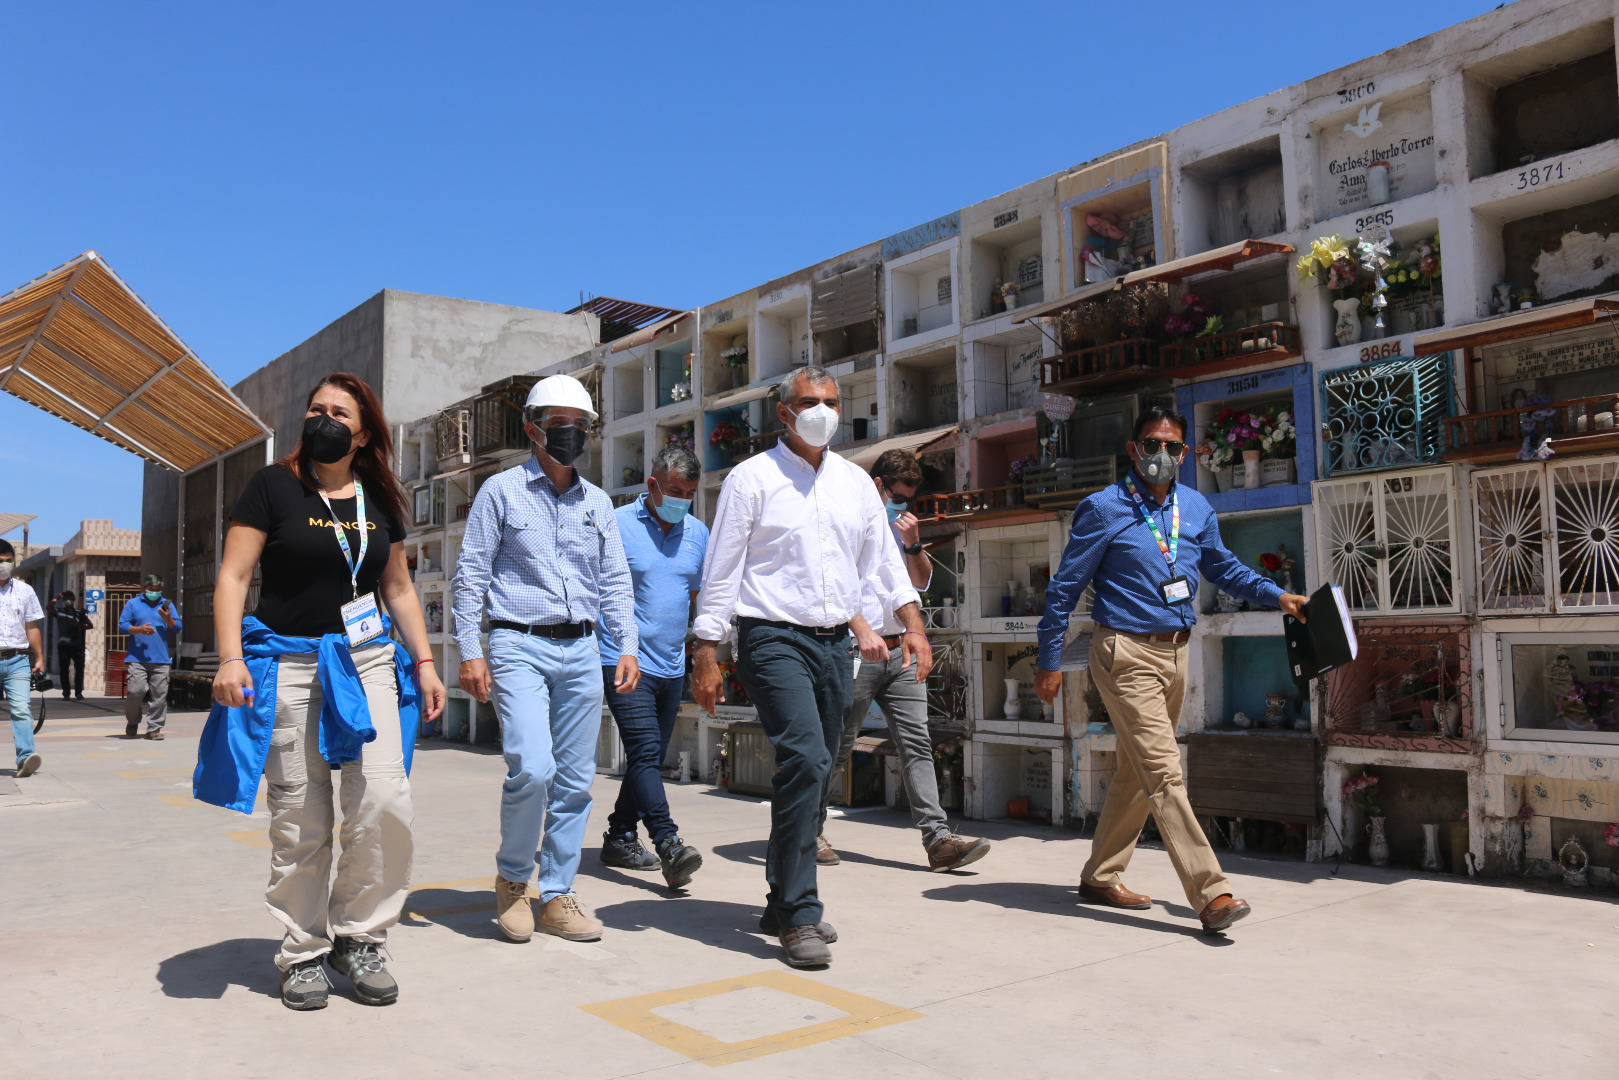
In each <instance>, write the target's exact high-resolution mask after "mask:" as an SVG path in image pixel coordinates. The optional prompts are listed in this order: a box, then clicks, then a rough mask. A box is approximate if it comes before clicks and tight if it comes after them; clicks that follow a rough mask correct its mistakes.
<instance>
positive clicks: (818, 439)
mask: <svg viewBox="0 0 1619 1080" xmlns="http://www.w3.org/2000/svg"><path fill="white" fill-rule="evenodd" d="M793 430H794V431H796V432H798V437H799V438H800V439H803V440H804V441H805V442H807V443H809V444H810V445H811V446H814V447H817V448H819V447H822V446H825V445H826V444H827V443H829V442H831V441H832V436H834V435H836V434H837V433H838V411H837V410H836V409H834V408H833V407H832V406H830V405H828V404H826V402H824V401H823V402H821V403H820V404H818V405H811V406H810V407H809V408H807V409H805V410H804V411H803V412H801V413H799V414H798V415H797V416H795V417H794V418H793Z"/></svg>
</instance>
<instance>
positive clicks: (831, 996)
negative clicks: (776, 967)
mask: <svg viewBox="0 0 1619 1080" xmlns="http://www.w3.org/2000/svg"><path fill="white" fill-rule="evenodd" d="M757 986H762V987H769V988H771V989H774V990H780V991H781V992H783V993H786V994H793V995H796V996H798V997H803V998H809V999H810V1000H811V1001H818V1002H820V1003H821V1004H823V1005H830V1006H831V1007H832V1008H834V1009H837V1010H839V1011H841V1012H845V1013H848V1014H849V1015H848V1016H845V1017H842V1018H841V1019H838V1020H826V1021H823V1022H821V1023H818V1024H809V1025H807V1026H805V1027H800V1028H792V1029H790V1030H788V1031H782V1032H778V1033H776V1034H774V1035H765V1036H761V1037H760V1038H757V1039H744V1040H742V1041H741V1042H734V1043H731V1042H723V1041H721V1040H719V1039H716V1038H714V1037H713V1036H710V1035H705V1034H703V1033H702V1032H701V1031H698V1030H697V1029H696V1028H690V1027H687V1026H686V1025H684V1024H677V1023H675V1022H674V1021H672V1020H666V1019H664V1018H663V1017H661V1016H659V1015H657V1014H656V1013H655V1012H653V1011H652V1010H654V1009H660V1008H663V1007H665V1006H668V1005H678V1004H680V1003H681V1002H686V1001H695V1000H698V999H700V998H708V997H718V996H720V995H722V994H730V993H734V992H736V991H738V990H747V989H749V988H751V987H757ZM579 1007H580V1008H581V1009H583V1010H584V1011H585V1012H587V1013H590V1014H591V1015H592V1016H596V1017H600V1018H601V1019H603V1020H606V1021H607V1022H608V1023H610V1024H617V1025H618V1026H619V1027H621V1028H623V1029H624V1030H625V1031H629V1032H633V1033H634V1034H636V1035H639V1036H641V1037H642V1038H643V1039H647V1040H649V1041H651V1042H655V1043H657V1044H658V1045H659V1046H662V1047H665V1048H667V1049H669V1050H673V1051H675V1052H676V1053H678V1054H684V1055H685V1056H686V1057H689V1058H691V1059H692V1060H693V1061H700V1062H702V1063H703V1064H704V1065H707V1066H709V1067H710V1068H716V1069H717V1068H719V1067H720V1066H721V1065H733V1064H735V1063H736V1062H738V1061H747V1060H749V1059H751V1058H757V1057H764V1056H765V1055H767V1054H779V1053H781V1052H782V1051H784V1050H797V1049H800V1048H802V1047H805V1046H812V1045H814V1044H815V1043H820V1042H827V1041H829V1040H831V1039H841V1038H843V1037H844V1036H846V1035H854V1034H858V1033H859V1032H862V1031H871V1030H873V1029H875V1028H880V1027H887V1026H888V1025H890V1024H902V1023H904V1022H906V1021H907V1020H920V1019H922V1017H923V1015H924V1014H922V1013H919V1012H914V1011H913V1010H911V1009H906V1008H902V1007H901V1006H898V1005H890V1004H888V1003H887V1002H883V1001H878V1000H877V999H876V998H869V997H863V996H862V995H860V994H851V993H849V992H848V991H846V990H838V989H836V988H834V987H830V986H825V985H823V984H821V983H818V982H815V981H814V980H812V979H806V978H804V977H802V976H799V975H792V974H789V973H787V972H785V971H761V972H759V973H757V974H754V975H743V976H741V977H739V978H735V979H721V980H719V981H718V982H711V983H702V984H701V985H699V986H688V987H686V988H685V989H683V990H663V991H660V992H658V993H656V994H642V995H640V996H639V997H630V998H622V999H620V1000H618V1001H604V1002H601V1003H599V1004H596V1005H581V1006H579Z"/></svg>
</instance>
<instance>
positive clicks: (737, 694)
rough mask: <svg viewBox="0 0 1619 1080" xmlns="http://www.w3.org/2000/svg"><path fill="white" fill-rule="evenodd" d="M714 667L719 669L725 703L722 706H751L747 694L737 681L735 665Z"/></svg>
mask: <svg viewBox="0 0 1619 1080" xmlns="http://www.w3.org/2000/svg"><path fill="white" fill-rule="evenodd" d="M716 666H717V667H718V668H719V669H720V685H721V686H723V687H724V688H725V701H724V702H723V703H722V704H725V705H751V704H752V702H751V701H749V700H748V692H747V691H746V690H744V689H743V688H742V684H741V683H740V682H738V681H737V677H736V665H735V664H731V663H721V664H718V665H716Z"/></svg>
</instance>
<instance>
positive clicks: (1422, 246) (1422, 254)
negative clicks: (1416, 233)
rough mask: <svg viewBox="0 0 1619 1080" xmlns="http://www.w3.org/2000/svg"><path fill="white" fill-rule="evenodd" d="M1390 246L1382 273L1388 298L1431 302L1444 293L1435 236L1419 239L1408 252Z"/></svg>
mask: <svg viewBox="0 0 1619 1080" xmlns="http://www.w3.org/2000/svg"><path fill="white" fill-rule="evenodd" d="M1390 247H1391V249H1392V250H1391V254H1390V256H1389V264H1388V266H1387V267H1386V268H1384V270H1383V280H1384V281H1386V282H1388V295H1389V297H1390V298H1392V299H1399V298H1401V297H1405V296H1426V297H1427V298H1428V299H1429V300H1432V299H1433V297H1434V296H1435V295H1436V294H1441V293H1442V292H1443V288H1442V282H1441V280H1440V275H1441V273H1442V272H1443V267H1442V266H1441V264H1440V260H1439V234H1438V233H1435V234H1434V235H1433V236H1431V237H1424V238H1423V239H1421V240H1418V241H1417V242H1416V243H1414V244H1412V245H1411V249H1410V250H1409V251H1406V250H1404V249H1403V248H1402V247H1401V246H1400V245H1397V244H1394V245H1390Z"/></svg>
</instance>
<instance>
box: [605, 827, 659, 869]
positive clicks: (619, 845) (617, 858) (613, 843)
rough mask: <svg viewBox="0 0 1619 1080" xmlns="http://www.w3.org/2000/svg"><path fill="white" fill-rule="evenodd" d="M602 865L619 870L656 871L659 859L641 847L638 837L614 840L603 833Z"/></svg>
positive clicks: (609, 835)
mask: <svg viewBox="0 0 1619 1080" xmlns="http://www.w3.org/2000/svg"><path fill="white" fill-rule="evenodd" d="M602 865H603V866H611V867H615V868H616V869H619V870H656V869H657V868H658V857H657V856H656V855H654V854H652V853H651V852H650V851H648V850H647V849H646V848H644V847H642V846H641V838H640V837H638V836H633V835H632V836H626V837H620V838H618V839H614V838H613V834H612V833H602Z"/></svg>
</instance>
